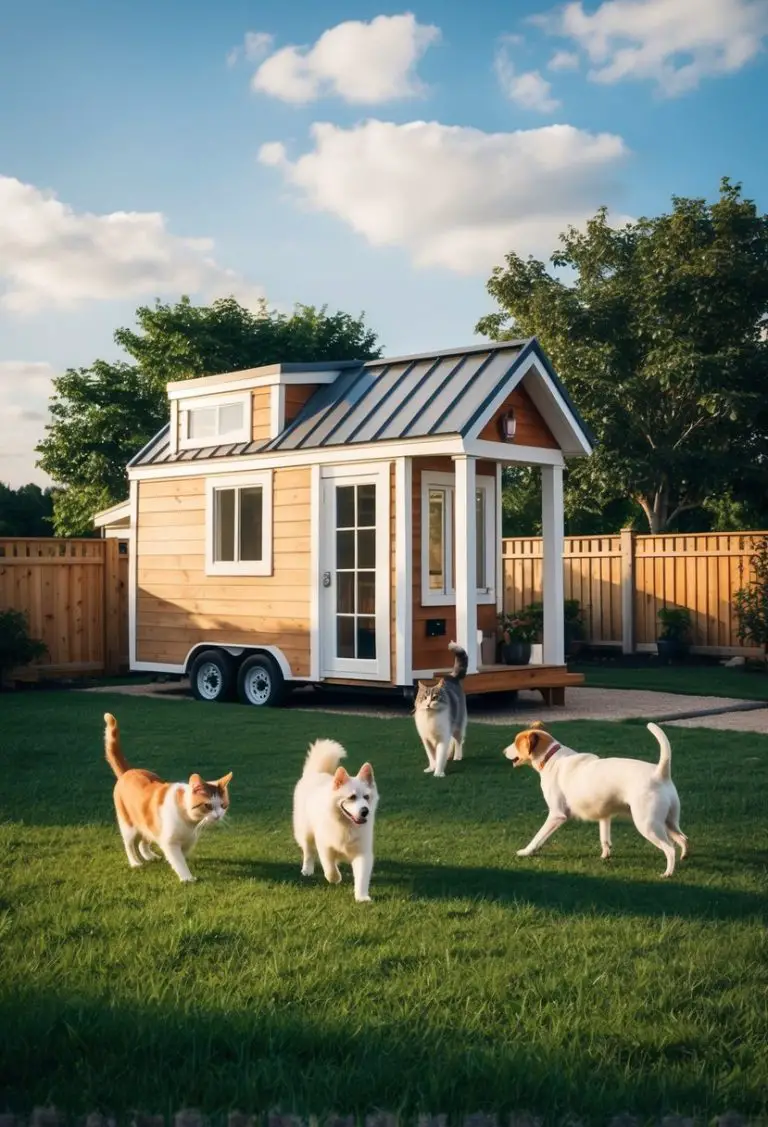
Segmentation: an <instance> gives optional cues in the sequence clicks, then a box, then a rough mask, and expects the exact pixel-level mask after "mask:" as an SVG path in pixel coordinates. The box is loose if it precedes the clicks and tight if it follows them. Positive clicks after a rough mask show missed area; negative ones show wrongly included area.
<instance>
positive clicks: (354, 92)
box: [251, 12, 440, 105]
mask: <svg viewBox="0 0 768 1127" xmlns="http://www.w3.org/2000/svg"><path fill="white" fill-rule="evenodd" d="M439 38H440V29H439V28H437V27H434V26H433V25H431V24H420V23H418V22H417V20H416V17H415V16H414V15H412V13H410V12H406V13H404V14H403V15H399V16H376V18H375V19H373V20H371V21H370V23H364V22H363V21H362V20H347V21H346V22H345V23H340V24H337V25H336V27H332V28H329V29H328V31H324V32H323V34H322V35H321V36H320V38H319V39H318V40H317V42H316V43H315V44H314V45H313V46H312V47H309V48H307V47H293V46H292V47H283V48H281V49H280V50H279V51H275V53H274V54H273V55H270V56H269V58H268V59H266V60H265V61H264V62H263V63H262V64H261V66H260V67H259V69H258V70H257V71H256V73H255V74H254V76H253V79H252V81H251V85H252V87H253V89H254V90H257V91H259V92H261V93H264V94H270V95H272V97H274V98H280V99H282V101H284V102H293V103H295V104H297V105H301V104H305V103H307V102H314V101H316V100H317V99H318V98H322V97H326V96H328V95H332V94H334V95H337V96H338V97H340V98H343V99H344V100H345V101H347V102H353V103H358V104H367V105H377V104H379V103H381V102H388V101H391V100H392V99H394V98H410V97H414V96H416V95H419V94H422V93H423V92H424V87H423V85H422V83H421V82H420V80H419V78H418V76H417V74H416V72H415V68H416V64H417V63H418V61H419V60H420V59H421V57H422V55H423V54H424V52H425V51H426V50H427V48H428V47H429V46H431V44H433V43H436V42H437V40H438V39H439Z"/></svg>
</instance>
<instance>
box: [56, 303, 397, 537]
mask: <svg viewBox="0 0 768 1127" xmlns="http://www.w3.org/2000/svg"><path fill="white" fill-rule="evenodd" d="M136 319H137V322H138V330H136V329H127V328H123V329H118V330H117V332H116V333H115V340H116V341H117V343H118V344H119V345H121V346H122V348H123V349H124V350H125V351H126V352H127V353H128V355H129V356H130V357H131V358H132V360H133V361H134V363H127V362H125V361H116V362H114V363H110V362H107V361H105V360H96V361H95V362H94V363H93V364H92V365H91V367H90V368H78V369H70V370H69V371H67V372H65V374H64V375H63V376H60V377H59V378H58V379H56V380H54V398H53V402H52V405H51V415H52V418H53V422H52V423H51V425H50V426H49V427H48V428H47V430H48V434H47V436H46V438H45V439H44V440H43V441H42V442H41V443H40V445H39V446H38V447H37V451H38V453H39V455H40V460H39V463H38V464H39V465H40V466H41V467H42V468H43V469H44V470H45V471H46V473H48V474H50V476H51V477H52V478H53V480H54V481H55V482H57V483H58V484H59V485H61V486H63V487H64V488H63V489H61V490H60V491H57V492H56V494H55V497H54V526H55V530H56V533H57V534H58V535H60V536H77V535H83V534H86V533H89V532H90V530H91V517H92V516H93V513H94V512H96V511H97V510H99V509H101V508H106V507H107V506H109V505H112V504H115V503H116V502H117V501H120V500H123V499H124V498H125V497H126V495H127V483H126V477H125V466H126V463H127V462H128V461H129V460H130V458H131V457H132V456H133V455H134V454H135V453H136V452H137V451H138V450H139V449H140V448H141V447H142V446H143V445H144V444H145V443H146V442H148V441H149V439H150V438H151V437H152V435H153V434H156V433H157V431H158V430H159V429H160V428H161V427H162V426H163V425H164V424H165V422H166V421H167V419H168V402H167V398H166V391H165V385H166V384H167V383H169V382H170V381H172V380H182V379H189V378H192V377H194V376H203V375H212V374H214V373H216V372H231V371H237V370H238V369H242V368H256V367H258V366H259V365H261V364H275V363H278V362H283V363H301V362H303V361H307V362H309V361H318V360H353V359H355V360H356V359H360V360H366V359H369V358H371V357H375V356H378V355H379V354H380V349H379V348H378V347H377V343H376V341H377V337H376V333H375V332H373V331H372V330H371V329H368V328H367V327H366V325H365V322H364V317H363V316H362V315H361V316H360V317H358V318H355V317H351V316H350V315H349V314H348V313H334V314H328V313H327V312H326V309H325V307H323V308H322V309H316V308H314V307H313V306H306V305H297V306H296V307H295V309H294V311H293V313H291V314H286V313H279V312H277V311H276V310H270V309H268V308H267V306H266V304H262V305H261V307H260V308H259V309H257V310H256V311H255V312H252V311H251V310H248V309H245V308H244V307H243V306H241V305H240V304H238V302H237V301H235V299H234V298H226V299H223V300H221V301H215V302H214V303H213V305H210V306H197V305H192V303H191V302H190V301H189V299H188V298H182V300H181V301H180V302H178V303H177V304H176V305H164V304H161V303H159V302H158V303H157V304H156V305H155V306H154V307H149V306H142V307H141V308H140V309H138V310H137V313H136Z"/></svg>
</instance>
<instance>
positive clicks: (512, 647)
mask: <svg viewBox="0 0 768 1127" xmlns="http://www.w3.org/2000/svg"><path fill="white" fill-rule="evenodd" d="M501 660H502V662H503V663H504V665H527V664H528V662H529V661H530V660H531V643H530V642H502V644H501Z"/></svg>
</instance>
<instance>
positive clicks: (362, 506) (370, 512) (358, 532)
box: [334, 482, 376, 661]
mask: <svg viewBox="0 0 768 1127" xmlns="http://www.w3.org/2000/svg"><path fill="white" fill-rule="evenodd" d="M335 492H336V500H335V506H334V513H335V516H334V539H335V549H336V550H335V563H336V566H335V575H334V579H335V583H334V586H335V589H336V608H335V631H334V637H335V655H336V657H337V658H340V659H342V660H346V661H375V660H376V485H375V483H374V482H366V483H364V484H350V485H337V486H336V490H335Z"/></svg>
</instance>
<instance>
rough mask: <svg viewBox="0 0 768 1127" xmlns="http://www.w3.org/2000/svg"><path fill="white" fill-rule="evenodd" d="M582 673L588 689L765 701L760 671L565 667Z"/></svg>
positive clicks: (767, 678) (767, 694)
mask: <svg viewBox="0 0 768 1127" xmlns="http://www.w3.org/2000/svg"><path fill="white" fill-rule="evenodd" d="M568 668H569V669H571V670H572V671H573V672H574V673H583V674H584V675H585V677H586V684H587V686H588V687H589V688H592V689H598V688H599V689H647V690H648V691H649V692H658V693H683V694H690V695H691V696H699V697H735V698H737V699H738V700H765V701H768V675H766V674H765V673H763V672H762V671H757V672H755V671H753V670H749V671H745V670H744V669H724V668H723V667H722V666H721V665H656V666H649V667H648V668H637V669H633V668H631V667H629V668H627V667H621V666H611V665H600V664H598V663H596V662H595V663H592V662H589V663H584V664H583V665H582V664H579V663H578V662H574V663H572V664H569V667H568Z"/></svg>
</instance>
